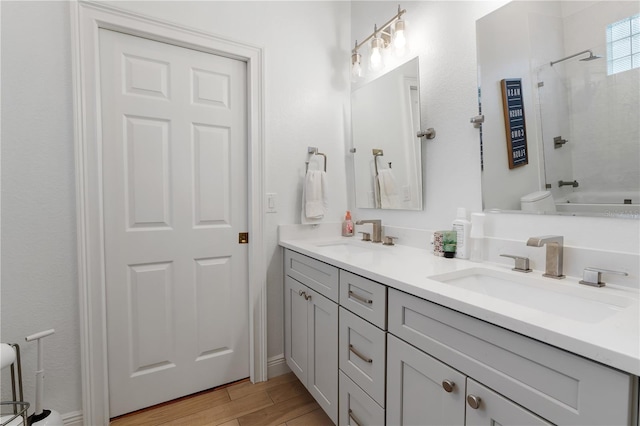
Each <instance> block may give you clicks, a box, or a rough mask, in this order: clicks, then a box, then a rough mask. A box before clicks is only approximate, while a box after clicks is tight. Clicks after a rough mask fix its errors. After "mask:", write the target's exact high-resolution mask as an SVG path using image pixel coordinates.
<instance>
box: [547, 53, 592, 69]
mask: <svg viewBox="0 0 640 426" xmlns="http://www.w3.org/2000/svg"><path fill="white" fill-rule="evenodd" d="M585 53H588V54H589V56H588V57H586V58H583V59H580V60H581V61H593V60H594V59H600V58H601V57H602V56H598V55H594V54H593V52H592V51H591V50H583V51H582V52H578V53H574V54H573V55H570V56H567V57H566V58H562V59H558V60H557V61H552V62H551V66H553V65H554V64H557V63H558V62H563V61H566V60H567V59H571V58H575V57H576V56H579V55H582V54H585Z"/></svg>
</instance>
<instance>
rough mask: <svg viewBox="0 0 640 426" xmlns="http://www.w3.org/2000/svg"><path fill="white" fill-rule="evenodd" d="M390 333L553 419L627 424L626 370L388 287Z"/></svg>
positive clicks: (629, 407) (630, 384)
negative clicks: (623, 371) (622, 370)
mask: <svg viewBox="0 0 640 426" xmlns="http://www.w3.org/2000/svg"><path fill="white" fill-rule="evenodd" d="M389 332H390V333H393V334H394V335H396V336H398V337H400V338H401V339H403V340H405V341H407V342H409V343H410V344H412V345H414V346H416V347H418V348H420V349H421V350H423V351H425V352H426V353H428V354H430V355H431V356H433V357H435V358H437V359H440V360H441V361H442V362H445V363H447V364H449V365H450V366H452V367H453V368H455V369H457V370H459V371H461V372H462V373H464V374H466V375H468V376H470V377H473V378H474V379H476V380H477V381H479V382H481V383H483V384H484V385H486V386H488V387H489V388H491V389H493V390H495V391H496V392H498V393H500V394H502V395H505V396H507V397H508V398H509V399H511V400H513V401H514V402H516V403H518V404H520V405H522V406H524V407H527V409H529V410H531V411H533V412H534V413H536V414H538V415H540V416H542V417H543V418H545V419H547V420H550V421H551V422H553V423H556V424H583V425H586V424H607V425H623V424H626V425H628V424H630V423H631V419H632V417H631V410H632V402H631V398H630V395H632V389H633V380H632V377H631V376H629V375H627V374H624V373H622V372H619V371H617V370H614V369H611V368H609V367H606V366H603V365H601V364H598V363H596V362H593V361H589V360H587V359H585V358H582V357H580V356H577V355H574V354H571V353H569V352H566V351H563V350H561V349H558V348H555V347H553V346H549V345H547V344H544V343H541V342H538V341H536V340H533V339H530V338H528V337H525V336H522V335H520V334H517V333H513V332H511V331H508V330H505V329H503V328H500V327H496V326H494V325H491V324H488V323H486V322H483V321H480V320H478V319H475V318H472V317H470V316H467V315H464V314H461V313H459V312H455V311H452V310H450V309H447V308H444V307H442V306H440V305H436V304H434V303H431V302H428V301H426V300H423V299H420V298H417V297H414V296H411V295H408V294H405V293H402V292H399V291H397V290H393V289H390V290H389Z"/></svg>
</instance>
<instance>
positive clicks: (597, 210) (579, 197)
mask: <svg viewBox="0 0 640 426" xmlns="http://www.w3.org/2000/svg"><path fill="white" fill-rule="evenodd" d="M625 200H631V204H625ZM556 210H557V211H558V212H560V213H566V214H570V213H576V214H583V213H590V214H596V215H599V216H600V215H601V216H608V217H623V218H634V219H640V191H616V192H607V193H602V192H588V191H585V192H579V191H576V192H573V193H571V194H569V195H567V196H566V197H563V198H561V199H558V200H556Z"/></svg>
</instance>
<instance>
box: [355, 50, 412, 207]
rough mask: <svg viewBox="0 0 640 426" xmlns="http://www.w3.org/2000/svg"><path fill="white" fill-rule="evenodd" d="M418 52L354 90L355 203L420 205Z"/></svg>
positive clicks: (395, 205) (371, 205) (369, 205)
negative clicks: (408, 59) (413, 56)
mask: <svg viewBox="0 0 640 426" xmlns="http://www.w3.org/2000/svg"><path fill="white" fill-rule="evenodd" d="M418 76H419V74H418V58H414V59H412V60H410V61H409V62H407V63H405V64H404V65H401V66H399V67H398V68H395V69H394V70H392V71H390V72H388V73H386V74H384V75H382V76H380V77H378V78H377V79H375V80H373V81H371V82H369V83H367V84H365V85H363V86H362V87H359V88H357V89H355V90H354V91H353V92H352V93H351V122H352V134H353V146H354V148H355V149H356V151H355V153H354V156H353V157H354V170H355V186H356V188H355V189H356V190H355V193H356V207H358V208H382V209H404V210H421V209H422V160H421V158H422V154H421V142H420V139H419V138H418V137H417V136H416V134H417V132H418V130H419V129H420V102H419V93H420V91H419V85H418Z"/></svg>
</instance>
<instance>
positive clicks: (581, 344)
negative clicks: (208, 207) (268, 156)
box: [279, 235, 640, 376]
mask: <svg viewBox="0 0 640 426" xmlns="http://www.w3.org/2000/svg"><path fill="white" fill-rule="evenodd" d="M323 239H324V242H325V243H326V242H329V241H331V242H339V240H341V239H342V240H344V242H347V241H348V243H349V244H352V245H356V246H357V245H359V244H362V245H363V247H367V248H371V250H362V251H358V252H357V253H353V254H351V253H349V252H348V250H343V249H341V248H340V246H339V245H330V246H322V244H323ZM279 244H280V245H281V246H282V247H285V248H288V249H291V250H294V251H296V252H298V253H301V254H305V255H307V256H311V257H313V258H316V259H318V260H320V261H323V262H326V263H329V264H331V265H334V266H336V267H338V268H341V269H345V270H348V271H351V272H353V273H355V274H358V275H361V276H363V277H366V278H369V279H372V280H374V281H377V282H380V283H382V284H385V285H387V286H389V287H392V288H395V289H398V290H401V291H404V292H406V293H410V294H413V295H415V296H418V297H421V298H423V299H426V300H429V301H431V302H434V303H437V304H440V305H443V306H445V307H447V308H450V309H454V310H456V311H458V312H462V313H464V314H467V315H470V316H472V317H475V318H478V319H481V320H484V321H486V322H489V323H492V324H495V325H498V326H500V327H503V328H506V329H508V330H511V331H514V332H516V333H520V334H522V335H525V336H528V337H531V338H533V339H536V340H539V341H541V342H544V343H547V344H550V345H553V346H556V347H558V348H561V349H564V350H567V351H569V352H572V353H575V354H578V355H581V356H583V357H585V358H589V359H592V360H594V361H598V362H600V363H602V364H605V365H608V366H611V367H614V368H617V369H619V370H622V371H625V372H628V373H631V374H634V375H636V376H640V315H639V312H640V296H639V294H638V291H637V290H635V289H629V288H626V287H621V286H614V285H607V286H605V287H601V288H595V287H589V286H584V285H581V284H578V281H579V280H580V279H581V278H576V277H567V278H566V279H563V280H557V281H556V280H553V279H550V278H543V279H544V280H549V284H550V285H552V286H573V287H574V288H570V287H565V288H566V289H569V290H571V291H572V292H575V288H578V289H579V291H580V292H585V293H584V294H585V295H586V296H588V297H589V298H590V299H591V300H598V298H599V297H615V298H620V297H623V298H625V299H628V300H629V301H630V305H629V306H628V307H626V308H620V310H619V312H615V313H614V314H613V315H610V316H609V317H607V318H605V319H603V320H601V321H599V322H590V323H587V322H583V321H577V320H574V319H571V318H567V317H566V316H561V315H556V314H553V313H548V312H545V311H544V310H543V309H541V310H538V309H532V308H530V307H525V306H522V305H520V304H517V303H513V302H508V301H506V300H502V299H499V298H496V297H491V296H487V295H484V294H481V293H479V292H475V291H469V290H465V289H462V288H457V287H456V286H453V285H450V284H446V283H443V282H439V281H435V280H431V279H429V278H428V277H430V276H434V275H437V274H443V273H448V272H454V271H460V270H464V269H469V268H478V267H482V268H487V269H493V270H500V271H505V272H507V273H510V274H513V276H514V278H515V279H517V277H518V276H519V275H526V276H531V277H540V276H541V275H542V272H541V271H533V272H532V273H530V274H522V273H518V272H511V270H510V269H509V268H505V267H504V266H500V265H496V264H491V263H474V262H470V261H468V260H459V259H445V258H443V257H437V256H434V255H433V254H432V253H431V252H430V251H428V250H424V249H418V248H413V247H408V246H402V245H395V246H392V247H388V246H382V245H381V244H375V245H374V244H373V243H369V242H360V241H359V239H358V238H357V237H352V238H343V237H338V238H335V237H333V238H330V237H328V236H324V237H319V236H318V235H314V236H313V237H312V239H309V237H308V236H307V238H302V239H297V238H294V237H292V236H290V235H287V236H285V237H284V238H282V239H281V240H280V241H279ZM545 282H546V281H545ZM589 292H591V293H589ZM593 292H595V293H593ZM584 300H586V299H581V298H578V297H577V298H576V300H575V303H583V301H584ZM591 303H593V302H591Z"/></svg>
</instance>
